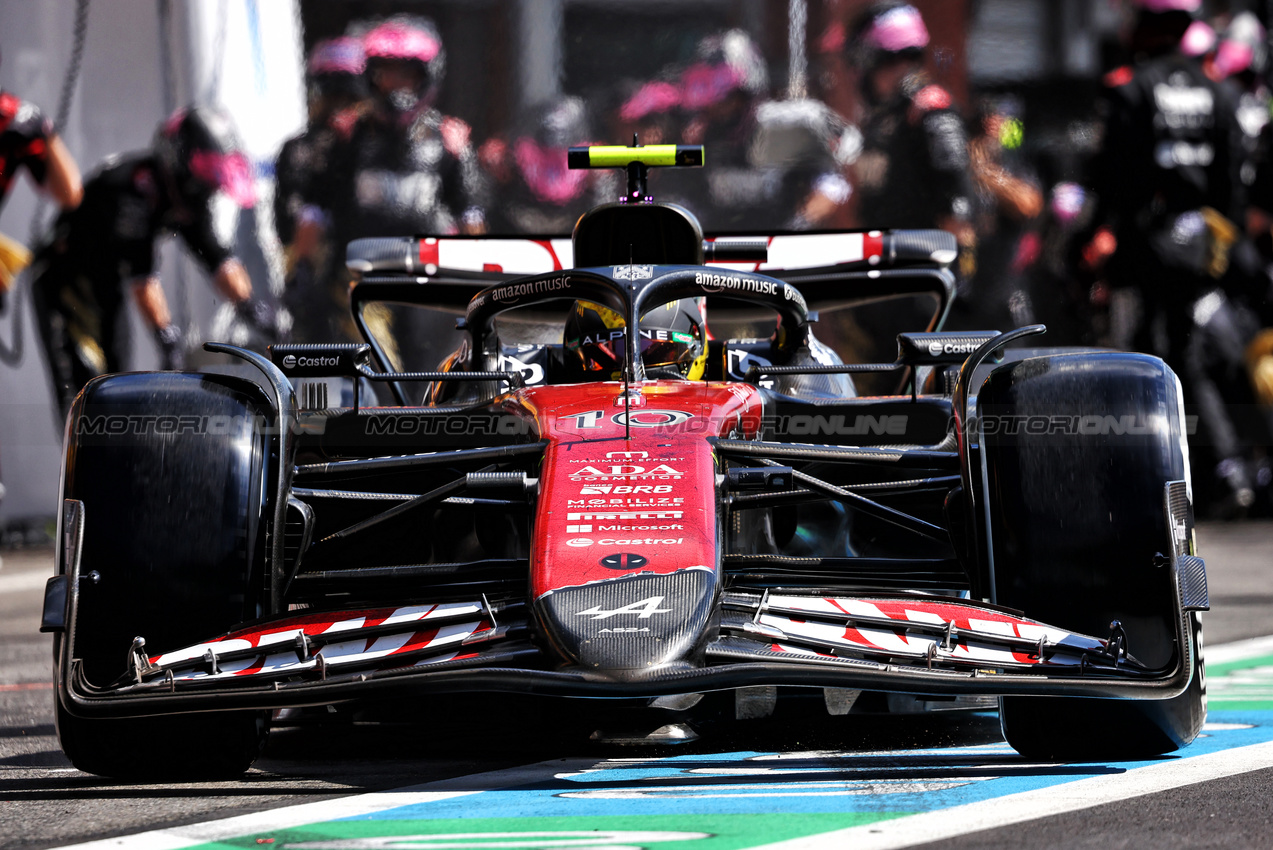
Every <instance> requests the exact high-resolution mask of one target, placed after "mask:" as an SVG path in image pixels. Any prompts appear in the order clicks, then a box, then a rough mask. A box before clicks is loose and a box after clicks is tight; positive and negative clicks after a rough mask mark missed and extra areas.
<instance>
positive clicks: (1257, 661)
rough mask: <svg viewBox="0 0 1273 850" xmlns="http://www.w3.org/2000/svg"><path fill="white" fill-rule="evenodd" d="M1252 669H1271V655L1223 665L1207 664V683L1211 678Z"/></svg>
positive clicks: (1272, 665) (1228, 662) (1272, 662)
mask: <svg viewBox="0 0 1273 850" xmlns="http://www.w3.org/2000/svg"><path fill="white" fill-rule="evenodd" d="M1253 667H1273V655H1258V656H1255V657H1253V658H1242V659H1239V660H1237V661H1226V662H1224V663H1223V664H1213V663H1211V662H1210V661H1208V662H1207V683H1208V685H1210V683H1211V677H1212V676H1223V675H1225V674H1227V673H1232V672H1233V671H1235V670H1249V669H1251V668H1253Z"/></svg>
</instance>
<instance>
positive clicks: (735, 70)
mask: <svg viewBox="0 0 1273 850" xmlns="http://www.w3.org/2000/svg"><path fill="white" fill-rule="evenodd" d="M768 85H769V75H768V72H767V70H766V67H765V60H764V57H762V56H761V54H760V51H759V50H758V49H757V48H756V45H755V43H754V42H753V41H752V40H751V38H750V37H749V36H748V35H747V34H746V33H745V32H743V31H742V30H737V29H735V30H729V31H727V32H723V33H717V34H714V35H710V36H707V37H706V38H704V39H703V40H702V41H700V42H699V45H698V52H697V55H696V58H695V61H694V62H693V63H692V64H691V65H690V66H689V67H687V68H686V69H685V70H684V72H683V73H682V74H681V75H680V89H681V97H680V105H681V108H682V110H683V111H684V113H685V116H686V119H685V130H684V135H683V141H685V142H686V143H688V144H702V145H706V147H707V157H706V162H705V163H704V167H703V168H701V169H695V170H694V172H693V173H691V174H688V175H686V176H685V178H683V179H682V180H678V183H680V182H684V183H685V185H686V186H687V187H688V190H687V194H688V198H687V203H688V205H689V207H690V209H691V210H693V212H694V213H695V214H696V215H698V216H699V218H700V219H701V220H702V222H703V226H704V228H706V229H708V230H715V231H726V232H728V231H747V230H760V231H765V232H770V233H772V232H774V231H779V230H808V229H810V228H814V227H818V226H820V225H825V224H826V223H827V222H828V221H829V219H831V218H832V217H833V216H834V215H835V214H836V213H837V212H839V211H840V209H841V208H842V207H843V206H844V205H845V203H846V202H847V201H848V199H849V194H850V192H849V184H848V181H847V180H845V178H844V177H843V175H842V174H841V173H840V171H841V166H842V164H843V160H842V159H841V157H842V155H843V154H844V153H845V152H846V151H848V150H849V149H852V150H853V151H854V152H856V149H857V144H856V139H857V137H856V135H855V133H854V131H852V130H851V129H850V128H848V127H846V126H845V125H844V122H843V121H842V120H840V119H839V117H838V116H836V115H835V114H834V113H833V112H832V111H831V110H830V109H829V108H827V107H826V105H825V104H822V103H821V102H819V101H815V100H791V101H781V102H779V101H771V100H767V99H766V97H765V96H766V94H767V92H768Z"/></svg>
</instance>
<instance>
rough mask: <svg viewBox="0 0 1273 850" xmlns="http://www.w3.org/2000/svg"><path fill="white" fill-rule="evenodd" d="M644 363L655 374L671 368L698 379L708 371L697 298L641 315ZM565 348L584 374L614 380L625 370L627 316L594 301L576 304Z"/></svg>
mask: <svg viewBox="0 0 1273 850" xmlns="http://www.w3.org/2000/svg"><path fill="white" fill-rule="evenodd" d="M638 333H639V334H640V337H641V362H642V363H644V364H645V368H646V370H647V372H648V373H650V376H651V377H659V376H658V374H657V373H656V372H653V371H652V370H659V369H663V370H665V371H666V370H672V371H675V373H676V374H677V375H678V376H680V377H684V378H688V379H689V380H691V381H697V380H699V379H701V378H702V377H703V372H704V371H705V370H706V367H707V347H706V344H705V342H704V338H705V336H706V333H705V329H704V322H703V308H702V306H701V305H700V303H699V301H698V300H697V299H694V298H684V299H682V300H680V301H673V302H671V303H669V304H664V305H663V306H661V307H656V308H654V309H653V310H650V311H649V312H648V313H646V314H645V315H643V316H642V317H641V327H640V330H639V331H638ZM563 336H564V337H565V343H566V350H567V351H570V352H573V353H574V354H575V355H576V356H577V357H578V358H579V365H580V366H581V368H582V369H583V370H584V371H585V372H601V373H603V375H604V379H609V380H614V379H615V378H617V377H618V374H619V373H621V372H622V371H623V361H624V356H625V351H624V345H625V341H626V337H625V336H624V322H623V317H622V316H620V315H619V314H618V313H616V312H615V311H614V310H611V309H610V308H608V307H603V306H601V305H600V304H594V303H593V302H591V301H576V302H575V304H574V306H573V307H572V308H571V310H570V315H569V316H568V317H567V318H566V328H565V333H564V334H563Z"/></svg>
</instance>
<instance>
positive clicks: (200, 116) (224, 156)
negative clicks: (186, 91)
mask: <svg viewBox="0 0 1273 850" xmlns="http://www.w3.org/2000/svg"><path fill="white" fill-rule="evenodd" d="M155 158H156V159H157V160H158V161H159V167H160V168H161V169H162V170H163V171H164V173H165V174H166V175H167V176H168V178H169V179H170V180H171V183H172V187H173V189H174V190H175V191H176V193H177V197H178V200H180V201H181V202H183V203H186V204H200V203H203V202H205V201H207V199H208V198H210V197H212V195H214V194H215V193H217V192H224V193H225V194H226V195H227V196H228V197H229V198H230V199H231V200H233V201H234V202H235V203H237V204H238V205H239V206H241V207H243V208H244V209H247V208H249V207H251V206H252V205H253V204H254V203H256V188H255V186H253V183H252V166H251V164H250V163H249V162H248V159H247V157H246V156H244V155H243V152H242V151H241V150H240V149H239V140H238V136H237V134H236V133H235V131H234V124H233V123H231V121H230V118H229V116H227V115H225V114H224V113H222V112H219V111H217V110H215V109H210V108H208V107H206V106H192V107H187V108H185V109H178V110H177V111H176V112H174V113H173V114H172V117H170V118H169V119H168V120H167V121H165V122H164V123H163V124H161V125H160V126H159V129H158V130H157V131H155Z"/></svg>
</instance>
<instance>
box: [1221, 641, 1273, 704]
mask: <svg viewBox="0 0 1273 850" xmlns="http://www.w3.org/2000/svg"><path fill="white" fill-rule="evenodd" d="M1207 705H1208V707H1209V708H1211V709H1219V710H1222V711H1268V710H1273V654H1262V655H1256V656H1252V657H1250V658H1242V659H1237V660H1234V661H1227V662H1225V663H1223V664H1208V665H1207Z"/></svg>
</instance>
